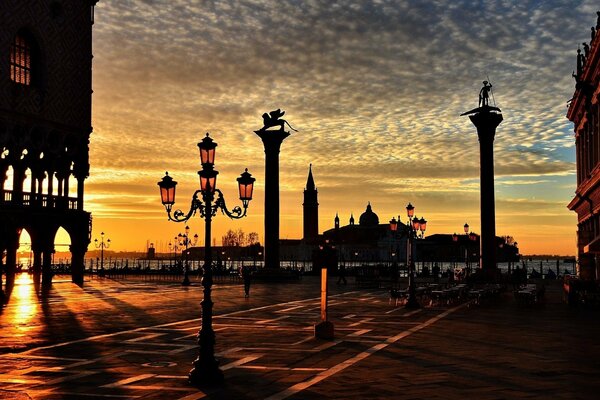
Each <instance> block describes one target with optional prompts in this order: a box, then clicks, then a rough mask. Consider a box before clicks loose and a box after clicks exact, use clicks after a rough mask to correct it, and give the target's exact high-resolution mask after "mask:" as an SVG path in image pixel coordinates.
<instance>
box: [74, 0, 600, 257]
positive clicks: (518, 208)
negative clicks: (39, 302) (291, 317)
mask: <svg viewBox="0 0 600 400" xmlns="http://www.w3.org/2000/svg"><path fill="white" fill-rule="evenodd" d="M154 3H160V4H155V5H154V6H150V5H148V4H147V3H146V2H144V1H141V0H134V1H130V2H120V1H115V0H113V1H111V0H106V1H102V2H99V3H98V5H97V7H96V14H95V18H96V19H95V21H96V23H95V25H94V67H93V74H94V94H93V119H92V122H93V126H94V132H93V134H92V136H91V140H90V160H91V161H90V163H91V172H90V177H89V179H88V180H87V181H86V205H85V208H86V210H88V211H91V212H92V215H93V238H97V237H99V235H100V232H101V231H104V232H106V234H107V237H110V238H111V240H112V243H113V245H112V248H113V249H115V250H138V251H141V250H144V249H145V248H146V244H147V243H148V242H154V243H156V244H157V247H158V249H159V251H167V249H166V243H168V242H169V240H170V239H172V238H173V237H174V236H175V235H176V234H177V233H179V232H182V231H183V228H184V224H175V223H172V222H168V221H167V220H166V214H165V212H164V209H163V207H162V205H161V204H160V200H159V193H158V187H157V185H156V183H157V181H158V180H160V179H161V178H162V176H163V175H164V172H165V171H166V170H168V171H169V173H170V175H172V176H173V177H174V179H176V180H177V181H178V182H179V185H178V196H177V203H176V206H178V207H180V208H182V209H184V211H187V208H186V207H189V201H190V199H191V194H192V193H193V191H194V190H195V189H196V188H197V186H198V176H197V173H196V172H197V170H198V169H199V168H200V165H199V161H198V149H197V147H196V143H197V142H198V141H199V140H200V139H201V138H202V137H203V136H204V134H205V132H211V136H212V137H213V138H214V140H215V141H216V142H217V143H218V144H219V147H218V148H217V157H216V164H215V168H216V169H217V170H218V171H219V172H220V174H219V178H218V187H219V188H220V189H222V190H223V192H224V193H225V196H226V200H227V201H228V204H229V206H230V207H233V206H235V205H237V204H239V203H238V200H237V188H236V185H235V179H236V178H237V177H238V176H239V174H240V173H241V172H242V171H243V169H244V168H246V167H247V168H249V171H250V172H251V173H252V174H253V175H254V176H255V177H256V179H257V182H256V189H255V199H254V200H253V201H252V202H251V203H250V208H249V211H248V217H247V218H245V219H243V220H239V221H231V220H229V219H228V218H227V217H226V216H224V215H221V214H219V215H218V216H217V217H216V218H215V220H214V224H213V237H214V238H216V240H217V243H220V238H221V236H222V235H223V234H224V233H225V231H226V230H227V229H243V230H244V231H246V232H250V231H256V232H258V233H259V235H260V237H261V241H262V235H263V206H264V202H263V201H264V200H263V190H264V186H263V185H264V153H263V147H262V143H261V141H260V139H259V138H258V137H257V136H256V135H255V134H254V133H253V131H254V130H256V129H258V128H260V127H261V126H262V120H261V115H262V113H263V112H266V111H269V110H272V109H276V108H282V109H283V110H286V117H287V119H288V120H289V122H290V123H291V124H292V125H293V126H294V127H295V128H297V129H298V130H299V132H298V133H294V132H293V133H292V135H291V136H290V137H289V138H288V139H286V141H285V142H284V143H283V146H282V149H281V154H280V176H281V180H280V186H281V237H282V238H300V237H301V235H302V201H303V199H302V191H303V189H304V185H305V183H306V177H307V173H308V166H309V164H310V163H312V164H313V173H314V177H315V182H316V185H317V188H318V190H319V203H320V208H319V230H320V231H323V230H326V229H329V228H331V227H333V218H334V216H335V214H336V212H337V213H339V215H340V219H341V221H342V224H346V223H347V221H348V218H349V217H350V213H354V216H355V218H358V216H359V215H360V214H361V213H362V212H363V211H364V209H365V207H366V205H367V202H368V201H370V202H371V204H372V206H373V210H374V211H375V212H376V213H377V214H378V215H379V218H380V222H386V221H388V220H389V219H390V218H391V217H392V216H397V215H398V214H401V215H402V216H403V217H404V215H405V210H404V207H405V206H406V204H407V203H408V202H409V201H410V202H412V204H413V205H414V206H415V207H416V214H417V215H419V216H424V217H425V218H426V219H427V220H428V221H429V223H428V231H427V234H432V233H453V232H461V230H462V226H463V224H464V223H465V222H468V223H469V224H470V225H471V227H472V230H473V231H475V232H479V149H478V141H477V137H476V133H475V129H474V127H473V126H472V125H471V123H470V121H469V120H468V118H465V117H462V118H461V117H459V114H460V113H461V112H464V111H466V110H469V109H472V108H474V107H476V105H477V93H478V92H479V89H480V87H481V81H482V80H483V79H487V75H488V73H489V74H490V75H491V79H492V83H493V84H494V98H493V100H494V101H495V102H496V105H497V106H498V107H500V108H501V109H502V111H503V115H504V122H503V123H502V124H501V125H500V126H499V128H498V132H497V136H496V142H495V172H496V186H495V187H496V216H497V222H496V224H497V234H498V235H511V236H514V237H515V239H516V240H517V242H518V243H519V247H520V249H521V253H523V254H533V253H538V254H540V253H541V254H562V255H572V254H574V252H575V231H576V217H575V214H574V213H572V212H570V211H568V210H567V208H566V205H567V204H568V203H569V201H570V200H571V198H572V197H573V195H574V191H575V173H574V172H575V166H574V139H573V134H572V124H571V123H570V122H569V121H567V120H566V118H565V113H566V107H565V103H566V101H567V100H568V99H569V98H570V97H571V96H572V94H573V91H574V81H573V80H572V78H571V77H570V72H571V70H572V69H573V68H574V65H575V57H574V55H575V50H576V48H577V43H581V42H582V41H584V40H587V39H588V38H587V35H588V32H589V28H586V27H587V25H589V24H592V23H593V22H594V21H593V19H594V18H595V8H594V7H595V6H596V5H595V4H593V2H588V1H584V2H581V3H582V4H581V6H580V7H577V8H576V9H575V8H573V7H567V6H565V5H563V4H560V3H557V4H554V3H553V2H548V4H546V3H543V4H541V3H540V4H537V3H536V4H534V5H532V4H525V5H521V4H514V5H512V6H511V7H507V8H502V7H500V6H498V7H496V6H494V5H491V4H484V5H480V8H477V7H471V6H470V5H469V2H462V1H457V2H453V3H452V5H446V6H444V7H442V8H441V9H439V10H438V9H437V8H436V7H438V8H439V7H441V6H440V5H438V4H437V3H435V2H431V4H429V3H430V2H429V1H425V2H423V4H421V3H419V5H418V6H417V5H415V4H411V2H402V1H392V2H389V1H381V2H377V3H369V6H368V7H367V6H366V5H364V6H357V5H356V4H354V5H339V4H336V5H335V6H332V7H331V8H327V7H323V6H319V5H318V4H312V3H306V4H303V5H302V6H299V5H297V3H295V2H287V1H282V2H278V3H277V6H276V7H275V6H274V5H273V7H270V6H267V3H264V2H258V1H257V2H254V1H249V2H233V1H222V2H202V3H201V4H194V5H190V4H189V2H186V1H182V0H173V1H166V0H164V1H162V0H161V1H156V2H154ZM490 7H491V8H490ZM494 7H495V8H494ZM540 15H544V18H540ZM556 18H560V19H561V21H562V23H561V24H555V23H553V22H552V21H554V20H555V19H556ZM273 21H278V22H277V23H276V24H274V23H273ZM375 44H376V45H375ZM540 82H543V83H544V84H543V85H541V84H540ZM189 225H190V227H191V229H192V233H198V234H199V236H200V237H201V238H203V236H204V221H203V220H202V219H200V218H199V217H196V218H194V219H193V220H191V221H190V222H189ZM92 246H93V245H92Z"/></svg>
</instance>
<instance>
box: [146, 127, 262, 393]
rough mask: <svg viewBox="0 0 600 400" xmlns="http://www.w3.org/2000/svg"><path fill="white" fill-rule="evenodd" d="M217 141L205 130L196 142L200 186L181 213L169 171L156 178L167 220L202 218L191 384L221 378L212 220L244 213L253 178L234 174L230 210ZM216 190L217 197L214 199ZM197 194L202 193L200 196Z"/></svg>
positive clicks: (204, 382) (205, 382) (178, 220)
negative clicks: (198, 322) (220, 181)
mask: <svg viewBox="0 0 600 400" xmlns="http://www.w3.org/2000/svg"><path fill="white" fill-rule="evenodd" d="M216 147H217V144H216V143H215V142H214V141H213V140H212V139H211V138H210V137H209V134H208V133H207V134H206V137H205V138H203V139H202V141H201V142H200V143H198V148H199V149H200V163H201V164H202V169H201V170H200V171H198V175H199V178H200V189H199V190H196V191H195V192H194V194H193V195H192V204H191V207H190V210H189V211H188V212H187V214H186V213H184V212H183V211H181V210H175V211H173V213H171V210H172V208H173V205H174V204H175V187H176V186H177V182H176V181H174V180H173V178H171V177H170V176H169V174H168V173H166V174H165V176H164V177H163V178H162V180H161V181H160V182H158V186H159V187H160V195H161V201H162V204H163V205H164V206H165V210H166V211H167V215H168V218H169V220H170V221H174V222H185V221H187V220H189V219H190V218H191V217H192V216H194V214H196V213H197V212H198V214H199V216H200V217H201V218H204V221H205V238H204V266H203V272H204V273H203V276H202V286H203V288H204V299H203V300H202V303H201V304H202V326H201V328H200V332H198V344H199V347H200V349H199V354H198V358H197V359H196V360H195V361H194V368H192V370H191V371H190V373H189V381H190V383H192V384H194V385H202V384H211V383H218V382H219V381H222V380H223V372H222V371H221V370H220V369H219V365H218V362H217V360H216V359H215V332H214V330H213V327H212V317H213V310H212V308H213V302H212V299H211V289H212V251H211V222H212V218H213V217H214V216H215V215H216V214H217V211H218V210H219V209H220V210H221V212H222V213H223V214H225V215H227V216H228V217H229V218H232V219H239V218H243V217H245V216H246V211H247V208H248V203H249V202H250V200H252V191H253V188H254V181H255V180H256V179H254V178H253V177H252V175H251V174H250V173H249V172H248V169H246V170H245V172H243V173H242V174H241V176H240V177H239V178H237V182H238V188H239V195H240V200H241V201H242V207H243V209H242V207H239V206H236V207H234V208H233V209H232V210H231V211H229V210H228V209H227V206H226V205H225V199H224V198H223V193H222V192H221V191H220V190H219V189H217V188H216V181H217V175H218V174H219V172H218V171H216V170H214V162H215V149H216ZM215 193H216V194H217V198H216V200H215ZM199 195H201V196H202V200H200V198H199Z"/></svg>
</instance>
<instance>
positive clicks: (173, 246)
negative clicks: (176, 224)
mask: <svg viewBox="0 0 600 400" xmlns="http://www.w3.org/2000/svg"><path fill="white" fill-rule="evenodd" d="M169 250H170V251H172V252H173V263H175V257H177V250H179V237H177V236H175V238H174V241H173V243H171V242H169ZM169 268H172V266H171V262H170V261H169Z"/></svg>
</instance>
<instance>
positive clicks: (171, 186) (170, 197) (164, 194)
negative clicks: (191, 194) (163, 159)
mask: <svg viewBox="0 0 600 400" xmlns="http://www.w3.org/2000/svg"><path fill="white" fill-rule="evenodd" d="M176 186H177V182H176V181H174V180H173V178H171V177H170V176H169V173H168V172H166V173H165V176H164V177H163V178H162V180H161V181H160V182H158V187H159V188H160V200H161V202H162V203H163V205H164V206H165V207H166V208H167V209H170V208H171V206H172V205H173V204H175V187H176Z"/></svg>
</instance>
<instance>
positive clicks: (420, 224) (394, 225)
mask: <svg viewBox="0 0 600 400" xmlns="http://www.w3.org/2000/svg"><path fill="white" fill-rule="evenodd" d="M414 213H415V207H414V206H413V205H412V204H410V203H408V205H407V206H406V215H407V216H408V221H407V223H406V228H407V229H406V235H407V238H408V240H407V248H406V264H407V266H408V269H409V270H408V300H407V301H406V305H405V307H406V308H411V309H415V308H420V307H421V305H420V304H419V302H418V301H417V296H416V290H415V261H414V259H415V256H414V255H413V240H414V239H417V238H423V236H424V235H425V230H426V229H427V221H426V220H425V219H424V218H423V217H421V219H419V218H418V217H416V216H415V215H414ZM399 223H401V221H400V216H398V220H397V221H396V218H392V219H391V221H390V230H391V231H392V232H397V231H398V224H399Z"/></svg>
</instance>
